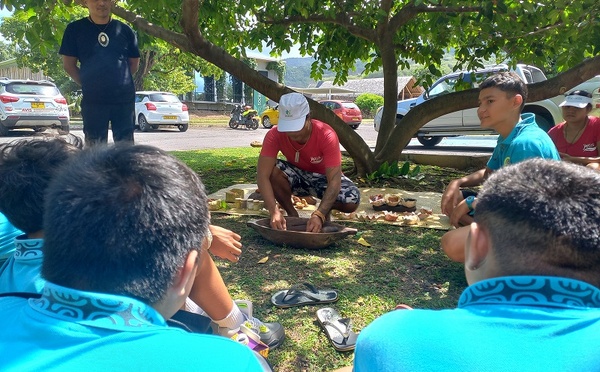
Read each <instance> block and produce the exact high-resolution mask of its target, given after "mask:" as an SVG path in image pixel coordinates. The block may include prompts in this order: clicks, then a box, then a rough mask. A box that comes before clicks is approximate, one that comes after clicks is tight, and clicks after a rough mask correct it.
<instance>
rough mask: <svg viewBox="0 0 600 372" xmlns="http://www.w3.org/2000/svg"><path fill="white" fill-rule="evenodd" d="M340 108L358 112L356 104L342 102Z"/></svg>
mask: <svg viewBox="0 0 600 372" xmlns="http://www.w3.org/2000/svg"><path fill="white" fill-rule="evenodd" d="M342 106H343V107H345V108H349V109H357V110H358V106H356V104H354V103H352V102H342Z"/></svg>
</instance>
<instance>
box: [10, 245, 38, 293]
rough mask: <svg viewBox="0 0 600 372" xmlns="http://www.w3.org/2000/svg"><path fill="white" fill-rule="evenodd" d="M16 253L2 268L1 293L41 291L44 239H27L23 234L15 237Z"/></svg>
mask: <svg viewBox="0 0 600 372" xmlns="http://www.w3.org/2000/svg"><path fill="white" fill-rule="evenodd" d="M14 245H15V253H14V254H13V256H12V257H10V258H9V259H8V261H6V262H5V263H4V265H2V267H1V268H0V293H7V292H30V293H41V292H42V288H43V287H44V283H46V281H45V280H44V279H42V274H41V271H42V261H43V258H44V255H43V254H42V247H43V245H44V240H43V239H27V235H21V236H19V237H17V238H15V239H14Z"/></svg>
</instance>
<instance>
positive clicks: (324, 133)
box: [260, 119, 342, 174]
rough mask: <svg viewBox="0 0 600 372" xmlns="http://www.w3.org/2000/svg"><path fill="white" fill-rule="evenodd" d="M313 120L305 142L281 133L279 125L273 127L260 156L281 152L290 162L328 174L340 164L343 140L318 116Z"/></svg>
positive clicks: (273, 156) (312, 170)
mask: <svg viewBox="0 0 600 372" xmlns="http://www.w3.org/2000/svg"><path fill="white" fill-rule="evenodd" d="M311 123H312V133H311V134H310V138H309V139H308V142H306V143H305V144H302V145H301V144H299V143H297V142H295V141H292V140H291V139H290V138H289V137H288V136H287V134H285V133H281V132H279V131H278V130H277V126H274V127H273V128H271V129H270V130H269V131H268V132H267V135H266V136H265V140H264V141H263V146H262V149H261V150H260V156H266V157H269V158H275V157H277V154H278V153H279V152H280V151H281V153H282V154H283V156H285V158H286V159H287V161H289V162H290V163H291V164H293V165H295V166H297V167H298V168H300V169H302V170H305V171H307V172H315V173H320V174H325V170H326V169H327V168H332V167H338V166H340V165H341V164H342V153H341V152H340V141H339V139H338V136H337V134H336V133H335V131H334V130H333V128H331V127H330V126H329V125H327V124H326V123H323V122H322V121H319V120H316V119H311ZM300 149H301V150H300ZM297 150H300V151H299V153H300V154H299V155H300V157H299V159H298V162H297V163H296V162H295V161H294V160H295V157H296V151H297Z"/></svg>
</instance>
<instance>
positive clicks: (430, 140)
mask: <svg viewBox="0 0 600 372" xmlns="http://www.w3.org/2000/svg"><path fill="white" fill-rule="evenodd" d="M443 139H444V137H431V136H417V140H418V141H419V142H420V143H421V145H423V146H425V147H433V146H435V145H437V144H438V143H440V142H442V140H443Z"/></svg>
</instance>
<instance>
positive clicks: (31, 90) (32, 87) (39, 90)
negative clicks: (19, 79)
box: [6, 83, 60, 96]
mask: <svg viewBox="0 0 600 372" xmlns="http://www.w3.org/2000/svg"><path fill="white" fill-rule="evenodd" d="M6 91H7V92H9V93H14V94H33V95H37V96H57V95H59V94H60V92H59V91H58V88H56V87H55V86H53V85H43V84H30V83H11V84H8V85H7V86H6Z"/></svg>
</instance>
